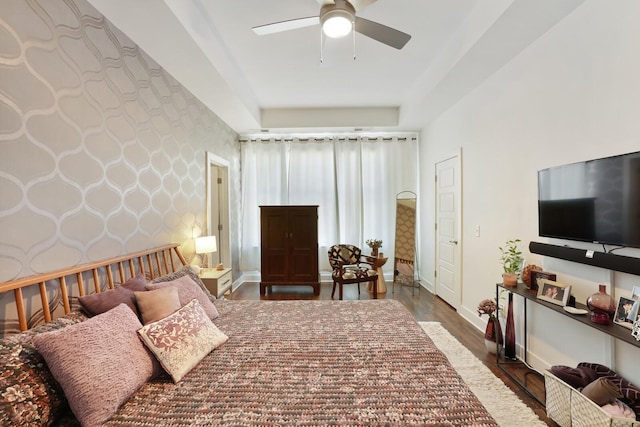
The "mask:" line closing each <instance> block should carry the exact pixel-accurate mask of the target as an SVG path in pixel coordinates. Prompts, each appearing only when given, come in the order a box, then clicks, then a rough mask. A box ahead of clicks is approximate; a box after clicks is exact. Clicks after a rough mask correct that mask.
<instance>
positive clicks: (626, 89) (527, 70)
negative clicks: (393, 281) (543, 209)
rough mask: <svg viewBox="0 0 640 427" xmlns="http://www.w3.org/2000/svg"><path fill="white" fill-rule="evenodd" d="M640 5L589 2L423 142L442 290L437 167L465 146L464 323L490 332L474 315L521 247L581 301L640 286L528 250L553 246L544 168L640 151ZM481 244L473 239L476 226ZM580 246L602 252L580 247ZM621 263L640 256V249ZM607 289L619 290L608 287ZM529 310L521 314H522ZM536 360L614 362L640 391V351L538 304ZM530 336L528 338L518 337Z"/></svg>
mask: <svg viewBox="0 0 640 427" xmlns="http://www.w3.org/2000/svg"><path fill="white" fill-rule="evenodd" d="M639 21H640V2H637V1H634V0H622V1H617V2H604V1H599V0H591V1H587V2H585V3H584V4H583V5H582V6H580V7H578V8H577V9H576V10H575V11H574V12H573V13H572V14H571V15H569V16H568V17H567V18H565V19H564V20H563V21H561V22H560V23H559V24H558V25H557V26H555V27H554V28H552V29H551V30H550V31H549V32H547V33H546V34H545V35H543V36H542V37H541V38H540V39H538V40H537V41H536V42H534V43H533V44H532V45H531V46H530V47H529V48H527V49H526V50H525V51H523V52H522V53H521V54H520V55H519V56H517V57H516V58H515V59H514V60H512V61H511V62H510V63H508V64H507V65H506V66H505V67H503V68H502V69H501V70H499V71H498V72H497V73H496V74H495V75H493V76H492V77H491V78H490V79H488V80H487V81H486V82H485V83H483V84H482V85H481V86H480V87H478V88H477V89H476V90H475V91H473V92H472V93H470V94H469V95H467V96H466V97H465V98H464V99H463V100H461V101H460V102H459V103H458V104H457V105H455V106H453V107H452V108H451V109H450V110H449V111H447V112H446V113H445V114H444V115H442V116H441V117H440V118H439V119H438V120H437V121H435V122H434V123H432V124H431V125H430V126H429V127H427V128H425V129H423V131H422V133H421V138H420V141H421V147H420V154H421V183H420V185H421V188H422V193H423V194H424V197H423V198H422V206H421V209H422V217H421V218H420V220H421V229H422V230H423V231H424V230H426V232H423V233H422V235H421V247H422V248H423V249H422V254H421V265H422V268H421V274H422V280H423V282H425V283H429V284H431V283H433V271H434V235H433V225H432V224H433V222H434V205H435V203H434V197H433V189H434V179H433V176H434V163H435V162H437V161H439V160H441V159H443V158H445V157H446V156H447V155H449V154H450V153H451V152H453V151H454V150H456V149H457V148H459V147H462V153H463V154H462V176H463V178H462V182H463V201H462V212H463V214H462V215H463V216H462V223H463V225H462V231H461V236H460V240H461V241H462V244H463V255H462V266H463V276H462V304H461V307H460V310H459V312H460V314H461V315H462V316H464V317H466V318H467V319H468V320H469V321H470V322H472V323H473V324H474V325H475V326H476V327H478V328H482V329H483V328H484V324H485V322H486V320H485V318H483V319H480V318H479V317H478V316H477V313H476V307H477V304H478V302H479V301H480V300H482V299H483V298H489V297H492V296H494V295H495V283H496V282H498V281H499V280H500V273H501V266H500V264H499V263H498V258H499V253H498V249H497V248H498V246H500V245H501V244H503V243H504V242H505V241H506V240H507V239H511V238H516V237H517V238H520V239H522V241H523V242H524V244H523V249H525V254H526V258H527V260H528V261H529V262H532V263H535V264H538V265H542V266H543V267H544V268H545V270H550V271H553V272H556V273H557V274H558V280H559V281H561V282H567V283H568V284H571V285H573V286H574V292H573V293H574V294H575V295H576V297H577V299H578V301H582V302H584V300H585V299H586V297H587V296H588V295H590V294H592V293H593V292H595V291H596V290H597V284H598V283H612V279H613V283H614V285H615V287H616V289H615V295H616V298H617V296H619V295H623V296H630V293H631V288H632V287H633V286H634V285H638V284H640V277H637V276H630V275H626V274H620V273H615V274H613V273H612V274H611V276H610V272H609V271H606V270H603V269H599V268H594V267H589V266H583V265H579V264H574V263H570V262H567V261H561V260H555V259H551V258H544V259H543V257H540V256H538V255H533V254H530V253H529V252H528V249H527V246H528V242H530V241H532V240H534V241H542V242H546V241H548V240H546V239H543V238H540V237H538V231H537V174H536V172H537V171H538V170H539V169H542V168H545V167H549V166H554V165H559V164H564V163H570V162H575V161H580V160H587V159H592V158H597V157H603V156H609V155H615V154H621V153H626V152H631V151H637V150H639V149H640V120H638V112H639V109H640V78H639V77H638V76H640V55H639V54H638V52H640V25H638V22H639ZM476 225H480V227H481V235H480V237H475V234H474V227H475V226H476ZM551 243H560V244H564V243H568V244H570V245H572V246H574V247H584V248H593V249H595V250H601V248H600V247H599V246H597V245H591V244H579V243H576V242H563V241H551ZM616 253H617V254H622V255H629V256H634V257H640V250H635V249H625V250H621V251H618V252H616ZM608 288H609V289H610V287H609V286H608ZM520 310H521V307H518V312H519V311H520ZM529 326H530V351H531V353H530V361H532V362H533V363H534V366H536V367H538V368H547V367H549V366H551V365H555V364H566V365H570V366H575V364H576V363H577V362H580V361H592V362H600V363H605V364H607V365H610V366H613V365H615V367H616V369H618V371H620V372H621V373H622V374H623V375H625V376H627V377H628V378H629V379H630V380H632V381H634V382H636V383H640V372H639V371H638V370H637V364H635V362H634V359H635V360H637V358H638V357H639V356H640V348H636V347H631V346H629V345H628V344H625V343H615V344H614V345H613V350H614V351H615V353H614V354H615V355H614V356H612V358H610V357H609V355H610V353H609V351H608V346H609V343H610V341H609V340H607V339H605V337H604V336H603V335H602V334H600V333H597V332H595V331H592V330H591V328H588V327H585V326H583V325H579V324H578V323H577V322H572V321H571V320H570V319H568V318H566V317H563V316H560V315H557V314H555V313H552V312H551V311H549V310H548V309H546V308H543V307H536V308H535V309H533V310H531V311H530V325H529ZM519 337H520V338H521V337H522V333H520V334H519Z"/></svg>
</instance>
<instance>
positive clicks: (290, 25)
mask: <svg viewBox="0 0 640 427" xmlns="http://www.w3.org/2000/svg"><path fill="white" fill-rule="evenodd" d="M319 23H320V18H319V17H317V16H309V17H307V18H297V19H290V20H288V21H281V22H274V23H272V24H265V25H259V26H257V27H253V28H252V30H253V32H254V33H256V34H257V35H259V36H264V35H265V34H273V33H279V32H282V31H289V30H295V29H297V28H304V27H311V26H312V25H318V24H319Z"/></svg>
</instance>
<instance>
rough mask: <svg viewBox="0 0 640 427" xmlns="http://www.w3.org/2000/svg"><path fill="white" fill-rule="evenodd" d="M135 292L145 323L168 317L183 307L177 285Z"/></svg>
mask: <svg viewBox="0 0 640 427" xmlns="http://www.w3.org/2000/svg"><path fill="white" fill-rule="evenodd" d="M134 293H135V295H136V302H137V303H138V308H139V309H140V314H141V315H142V323H144V324H145V325H146V324H147V323H151V322H155V321H156V320H160V319H162V318H163V317H167V316H168V315H170V314H171V313H173V312H175V311H176V310H178V309H180V307H182V305H181V304H180V297H179V296H178V289H176V287H175V286H167V287H164V288H160V289H155V290H153V291H144V292H134Z"/></svg>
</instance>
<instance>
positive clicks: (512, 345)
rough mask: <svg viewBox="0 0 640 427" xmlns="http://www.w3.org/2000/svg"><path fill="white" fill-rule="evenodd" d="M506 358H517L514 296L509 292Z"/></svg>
mask: <svg viewBox="0 0 640 427" xmlns="http://www.w3.org/2000/svg"><path fill="white" fill-rule="evenodd" d="M504 357H505V358H506V359H515V358H516V326H515V324H514V322H513V294H512V293H511V292H509V305H508V308H507V324H506V326H505V330H504Z"/></svg>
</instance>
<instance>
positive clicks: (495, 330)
mask: <svg viewBox="0 0 640 427" xmlns="http://www.w3.org/2000/svg"><path fill="white" fill-rule="evenodd" d="M496 343H497V345H496ZM503 343H504V340H503V338H502V328H501V327H500V321H499V320H498V319H496V318H495V317H493V316H491V317H490V318H489V321H488V322H487V328H486V329H485V331H484V345H485V347H486V348H487V351H488V352H489V353H491V354H496V352H497V351H501V350H502V344H503ZM498 346H499V348H498Z"/></svg>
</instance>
